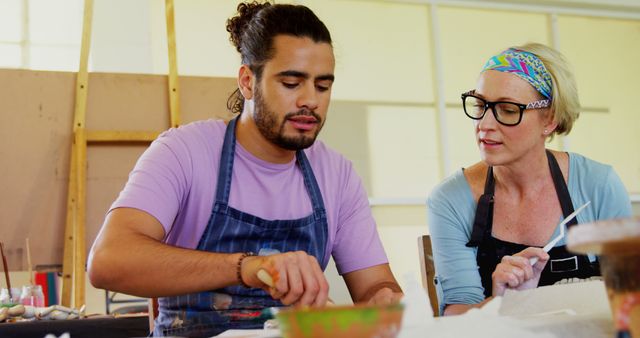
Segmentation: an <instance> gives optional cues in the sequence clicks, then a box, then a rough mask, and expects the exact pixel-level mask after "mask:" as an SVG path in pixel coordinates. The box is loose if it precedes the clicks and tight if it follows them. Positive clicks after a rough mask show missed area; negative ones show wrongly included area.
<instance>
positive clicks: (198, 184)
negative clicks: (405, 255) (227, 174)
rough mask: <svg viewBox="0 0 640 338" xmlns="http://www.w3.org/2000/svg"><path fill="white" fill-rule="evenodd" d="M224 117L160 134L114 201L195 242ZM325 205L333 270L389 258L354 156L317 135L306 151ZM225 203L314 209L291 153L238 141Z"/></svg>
mask: <svg viewBox="0 0 640 338" xmlns="http://www.w3.org/2000/svg"><path fill="white" fill-rule="evenodd" d="M225 129H226V124H225V123H224V122H223V121H221V120H206V121H198V122H194V123H190V124H188V125H184V126H181V127H179V128H175V129H170V130H168V131H166V132H164V133H162V134H161V135H160V136H159V137H158V139H156V140H155V141H154V142H153V143H152V144H151V146H150V147H149V148H148V149H147V150H146V151H145V152H144V154H142V156H141V157H140V159H139V160H138V162H137V164H136V166H135V168H134V169H133V171H132V172H131V173H130V174H129V181H128V182H127V184H126V185H125V187H124V189H123V190H122V192H121V193H120V195H119V196H118V198H117V199H116V201H115V202H114V203H113V205H112V206H111V209H110V211H111V210H113V209H115V208H122V207H128V208H136V209H140V210H142V211H145V212H147V213H149V214H150V215H152V216H153V217H155V218H156V219H158V221H160V223H161V224H162V226H163V227H164V230H165V238H164V241H165V242H166V243H168V244H171V245H175V246H179V247H183V248H191V249H195V248H196V246H197V245H198V241H199V240H200V237H201V236H202V234H203V232H204V230H205V228H206V226H207V223H208V221H209V217H210V215H211V209H212V206H213V200H214V197H215V188H216V185H217V181H218V167H219V164H220V153H221V151H222V143H223V141H224V133H225ZM304 151H305V154H306V155H307V158H308V159H309V163H310V164H311V168H312V169H313V173H314V175H315V177H316V180H317V181H318V185H319V187H320V191H321V192H322V198H323V201H324V205H325V208H326V211H327V220H328V225H329V226H328V234H329V238H328V243H327V250H326V254H325V257H324V263H325V264H326V262H327V261H328V260H329V255H330V254H332V255H333V259H334V261H335V262H336V266H337V269H338V272H339V273H340V274H344V273H348V272H351V271H355V270H360V269H363V268H368V267H371V266H374V265H379V264H384V263H387V257H386V255H385V252H384V249H383V247H382V244H381V242H380V238H379V236H378V232H377V229H376V224H375V221H374V219H373V216H372V214H371V209H370V207H369V203H368V199H367V194H366V192H365V190H364V188H363V186H362V182H361V180H360V178H359V177H358V175H357V174H356V172H355V171H354V170H353V167H352V165H351V162H350V161H348V160H346V159H345V158H344V157H342V156H341V155H340V154H338V153H337V152H335V151H333V150H331V149H329V148H328V147H327V146H325V145H324V144H323V143H322V142H321V141H316V142H315V143H314V144H313V145H312V146H311V147H309V148H308V149H306V150H304ZM232 175H233V176H232V181H231V192H230V196H229V205H230V206H231V207H233V208H235V209H238V210H240V211H243V212H245V213H249V214H252V215H255V216H258V217H261V218H264V219H267V220H276V219H298V218H302V217H305V216H308V215H310V214H311V210H312V208H311V199H310V198H309V194H308V192H307V190H306V188H305V186H304V182H303V177H302V172H301V171H300V168H299V166H298V165H296V162H295V159H293V160H292V161H291V162H289V163H286V164H274V163H269V162H266V161H263V160H261V159H259V158H256V157H255V156H253V155H252V154H251V153H249V152H248V151H247V150H246V149H244V148H243V147H242V146H241V145H240V143H236V150H235V161H234V164H233V174H232Z"/></svg>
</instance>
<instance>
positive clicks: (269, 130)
mask: <svg viewBox="0 0 640 338" xmlns="http://www.w3.org/2000/svg"><path fill="white" fill-rule="evenodd" d="M298 115H305V116H313V117H314V118H315V119H316V120H317V121H318V128H317V129H316V131H315V134H313V136H306V135H303V134H298V135H295V136H285V135H284V126H285V123H286V122H287V119H288V118H290V117H292V116H298ZM254 120H255V122H256V126H257V127H258V130H259V131H260V133H261V134H262V136H264V137H265V138H266V139H267V140H269V141H270V142H271V143H273V144H275V145H277V146H279V147H281V148H284V149H287V150H301V149H306V148H309V147H310V146H311V145H312V144H313V142H315V140H316V137H318V133H320V129H322V126H323V125H324V121H323V120H322V118H321V117H320V116H319V115H318V114H316V113H315V112H313V111H311V110H308V109H301V110H298V111H297V112H291V113H287V114H286V115H285V116H284V118H283V119H282V122H281V123H280V125H278V116H277V114H276V113H275V112H272V111H270V110H269V107H268V106H267V103H266V102H265V101H264V99H263V98H262V93H261V92H260V89H258V88H256V91H255V98H254Z"/></svg>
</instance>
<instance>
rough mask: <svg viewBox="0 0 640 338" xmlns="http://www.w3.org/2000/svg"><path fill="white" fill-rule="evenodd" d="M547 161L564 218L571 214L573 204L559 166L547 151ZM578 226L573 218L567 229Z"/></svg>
mask: <svg viewBox="0 0 640 338" xmlns="http://www.w3.org/2000/svg"><path fill="white" fill-rule="evenodd" d="M546 152H547V160H548V161H549V170H550V171H551V178H552V179H553V185H554V186H555V188H556V194H557V195H558V200H559V201H560V207H561V208H562V214H563V215H564V217H567V216H569V215H570V214H571V213H572V212H573V210H574V209H573V203H572V202H571V195H570V194H569V189H568V188H567V184H566V183H565V181H564V176H562V170H560V166H559V165H558V161H557V160H556V158H555V156H553V154H552V153H551V151H549V150H547V151H546ZM576 224H578V221H577V220H576V218H575V217H574V218H573V219H572V220H571V221H570V222H569V223H567V228H569V227H572V226H574V225H576Z"/></svg>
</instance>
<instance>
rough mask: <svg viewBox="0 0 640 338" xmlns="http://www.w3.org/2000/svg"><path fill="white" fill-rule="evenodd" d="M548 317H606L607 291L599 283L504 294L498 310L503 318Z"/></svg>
mask: <svg viewBox="0 0 640 338" xmlns="http://www.w3.org/2000/svg"><path fill="white" fill-rule="evenodd" d="M551 313H559V314H562V313H564V314H575V315H590V314H600V315H604V316H606V315H607V314H609V315H610V310H609V300H608V298H607V291H606V289H605V287H604V283H603V282H602V281H588V282H580V283H571V284H560V285H549V286H541V287H539V288H536V289H530V290H524V291H513V290H507V292H506V293H505V295H504V297H503V299H502V306H501V307H500V314H501V315H503V316H535V315H545V314H551Z"/></svg>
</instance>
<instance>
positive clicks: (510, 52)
mask: <svg viewBox="0 0 640 338" xmlns="http://www.w3.org/2000/svg"><path fill="white" fill-rule="evenodd" d="M487 70H497V71H499V72H505V73H511V74H515V75H517V76H518V77H520V78H521V79H523V80H525V81H527V82H529V84H531V85H532V86H533V87H534V88H535V89H536V90H537V91H538V92H539V93H540V94H542V96H544V97H546V98H547V99H551V93H552V91H551V74H549V72H548V71H547V69H546V68H545V67H544V64H543V63H542V61H540V59H539V58H538V57H537V56H535V55H534V54H532V53H529V52H525V51H523V50H519V49H514V48H509V49H507V50H505V51H504V52H502V53H500V54H498V55H496V56H493V57H491V58H490V59H489V61H487V63H486V64H485V65H484V67H483V68H482V71H483V72H484V71H487Z"/></svg>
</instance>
